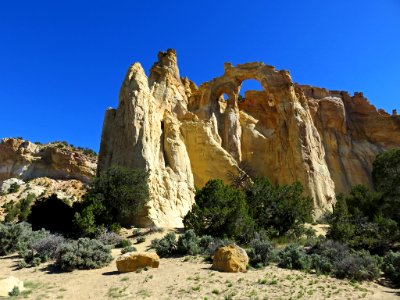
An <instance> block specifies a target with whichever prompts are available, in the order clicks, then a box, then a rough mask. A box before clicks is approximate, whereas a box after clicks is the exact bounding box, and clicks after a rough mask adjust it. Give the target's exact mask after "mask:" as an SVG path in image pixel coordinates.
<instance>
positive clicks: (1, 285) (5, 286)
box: [0, 276, 24, 297]
mask: <svg viewBox="0 0 400 300" xmlns="http://www.w3.org/2000/svg"><path fill="white" fill-rule="evenodd" d="M14 287H18V289H19V291H20V292H22V291H24V283H23V282H22V281H21V280H19V279H18V278H16V277H14V276H10V277H7V278H5V279H0V297H8V295H9V293H10V292H11V291H12V290H13V288H14Z"/></svg>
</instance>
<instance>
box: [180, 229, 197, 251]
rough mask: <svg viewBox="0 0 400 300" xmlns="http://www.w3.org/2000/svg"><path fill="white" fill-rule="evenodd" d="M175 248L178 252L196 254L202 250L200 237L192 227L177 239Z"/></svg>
mask: <svg viewBox="0 0 400 300" xmlns="http://www.w3.org/2000/svg"><path fill="white" fill-rule="evenodd" d="M177 250H178V253H180V254H189V255H197V254H200V253H201V252H202V249H201V247H200V239H199V238H198V237H197V235H196V233H195V232H194V230H193V229H189V230H187V231H185V233H184V234H182V235H181V236H180V237H179V239H178V244H177Z"/></svg>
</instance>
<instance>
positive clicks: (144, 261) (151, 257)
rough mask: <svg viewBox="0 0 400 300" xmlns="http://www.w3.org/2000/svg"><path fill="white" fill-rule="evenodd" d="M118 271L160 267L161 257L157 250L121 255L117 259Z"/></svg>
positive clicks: (124, 271)
mask: <svg viewBox="0 0 400 300" xmlns="http://www.w3.org/2000/svg"><path fill="white" fill-rule="evenodd" d="M116 264H117V269H118V272H120V273H126V272H134V271H136V270H137V269H141V268H145V267H150V268H158V266H159V265H160V257H159V256H158V255H157V253H155V252H130V253H126V254H124V255H121V256H120V257H118V258H117V261H116Z"/></svg>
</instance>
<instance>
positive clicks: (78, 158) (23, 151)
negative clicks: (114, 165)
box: [0, 138, 97, 184]
mask: <svg viewBox="0 0 400 300" xmlns="http://www.w3.org/2000/svg"><path fill="white" fill-rule="evenodd" d="M96 168H97V157H96V156H93V155H85V154H84V153H83V152H82V151H80V150H77V149H74V148H73V147H71V146H68V145H66V144H63V143H49V144H44V145H42V144H34V143H31V142H29V141H26V140H22V139H19V138H4V139H2V140H1V142H0V184H1V182H2V181H3V180H6V179H9V178H18V179H22V180H24V181H28V180H31V179H34V178H39V177H48V178H52V179H57V180H69V179H76V180H80V181H82V182H84V183H88V182H90V180H91V179H92V178H93V176H94V175H95V174H96Z"/></svg>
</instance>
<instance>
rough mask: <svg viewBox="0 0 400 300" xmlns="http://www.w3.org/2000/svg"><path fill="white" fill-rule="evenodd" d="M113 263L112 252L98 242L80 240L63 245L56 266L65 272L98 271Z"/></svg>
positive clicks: (85, 239) (59, 250)
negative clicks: (78, 270) (75, 270)
mask: <svg viewBox="0 0 400 300" xmlns="http://www.w3.org/2000/svg"><path fill="white" fill-rule="evenodd" d="M111 261H112V256H111V250H110V248H109V247H108V246H105V245H104V244H103V243H101V242H100V241H98V240H93V239H88V238H80V239H78V240H77V241H70V242H66V243H64V244H62V245H61V246H60V247H59V249H58V253H57V260H56V264H57V265H58V266H59V267H60V268H61V270H63V271H72V270H74V269H98V268H102V267H104V266H106V265H108V264H109V263H110V262H111Z"/></svg>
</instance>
